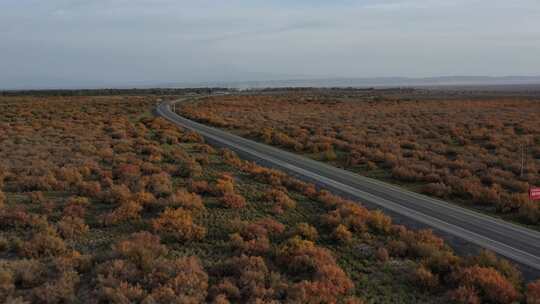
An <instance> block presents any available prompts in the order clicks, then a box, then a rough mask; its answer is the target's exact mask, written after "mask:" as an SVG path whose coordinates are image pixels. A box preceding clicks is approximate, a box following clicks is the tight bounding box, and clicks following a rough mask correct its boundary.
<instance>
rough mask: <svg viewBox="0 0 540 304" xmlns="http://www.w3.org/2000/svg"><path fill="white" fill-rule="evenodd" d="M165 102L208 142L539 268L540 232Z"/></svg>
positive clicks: (174, 118) (164, 112)
mask: <svg viewBox="0 0 540 304" xmlns="http://www.w3.org/2000/svg"><path fill="white" fill-rule="evenodd" d="M181 101H182V100H179V101H174V102H165V103H161V104H159V105H158V106H157V108H156V112H157V113H158V115H161V116H162V117H164V118H166V119H168V120H169V121H171V122H173V123H175V124H176V125H178V126H181V127H183V128H187V129H191V130H193V131H196V132H198V133H200V134H201V135H202V136H203V137H205V138H206V139H208V140H210V141H211V142H214V143H217V144H219V145H221V146H225V147H228V148H230V149H231V150H233V151H236V152H239V153H240V154H242V155H246V156H249V157H250V158H251V159H256V160H260V161H264V162H265V163H267V164H270V165H271V166H272V167H275V168H278V169H282V170H284V171H286V172H289V173H292V174H294V175H297V176H301V177H304V178H307V179H309V180H312V181H316V182H317V183H318V184H319V185H322V186H325V187H328V188H331V189H334V190H337V191H340V192H342V193H345V194H347V195H348V196H350V197H352V198H354V199H356V200H358V201H359V202H363V203H367V204H368V205H371V206H376V207H379V208H381V209H383V210H389V211H390V212H393V213H395V214H398V215H400V216H403V217H405V218H408V219H410V220H413V221H417V222H419V223H422V224H424V225H427V226H429V227H433V228H435V229H436V230H440V231H443V232H444V233H447V234H449V235H451V236H454V237H457V238H459V239H462V240H465V241H467V242H470V243H472V244H475V245H477V246H480V247H483V248H486V249H489V250H492V251H494V252H496V253H498V254H500V255H502V256H505V257H507V258H509V259H511V260H513V261H515V262H518V263H520V264H522V265H523V266H525V267H526V268H529V269H530V270H534V272H535V273H537V274H538V273H540V232H538V231H534V230H531V229H527V228H525V227H522V226H518V225H515V224H512V223H509V222H505V221H503V220H499V219H496V218H493V217H490V216H486V215H483V214H480V213H478V212H475V211H472V210H469V209H465V208H462V207H459V206H456V205H452V204H450V203H447V202H444V201H441V200H438V199H433V198H430V197H427V196H424V195H421V194H418V193H414V192H411V191H407V190H404V189H401V188H399V187H396V186H393V185H390V184H387V183H384V182H380V181H377V180H373V179H371V178H367V177H363V176H360V175H357V174H354V173H352V172H349V171H345V170H342V169H339V168H336V167H333V166H330V165H327V164H324V163H321V162H318V161H314V160H312V159H309V158H306V157H303V156H299V155H296V154H293V153H290V152H287V151H283V150H281V149H277V148H275V147H270V146H268V145H265V144H261V143H257V142H254V141H252V140H248V139H245V138H242V137H239V136H236V135H233V134H230V133H228V132H226V131H223V130H219V129H216V128H212V127H208V126H206V125H203V124H201V123H197V122H195V121H192V120H189V119H186V118H184V117H181V116H179V115H177V114H176V113H174V112H173V111H172V110H171V105H174V103H176V102H181Z"/></svg>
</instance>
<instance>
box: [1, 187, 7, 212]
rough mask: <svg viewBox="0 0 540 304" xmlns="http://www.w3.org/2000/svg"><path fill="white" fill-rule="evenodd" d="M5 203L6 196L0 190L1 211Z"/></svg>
mask: <svg viewBox="0 0 540 304" xmlns="http://www.w3.org/2000/svg"><path fill="white" fill-rule="evenodd" d="M5 202H6V195H5V194H4V192H2V190H1V189H0V210H1V209H2V208H4V206H5Z"/></svg>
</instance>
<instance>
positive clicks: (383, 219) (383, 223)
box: [368, 210, 392, 233]
mask: <svg viewBox="0 0 540 304" xmlns="http://www.w3.org/2000/svg"><path fill="white" fill-rule="evenodd" d="M368 225H369V227H370V228H371V229H373V230H375V231H377V232H381V233H388V232H389V231H390V228H391V227H392V219H391V218H390V217H389V216H387V215H386V214H384V213H383V212H382V211H380V210H375V211H372V212H370V213H369V217H368Z"/></svg>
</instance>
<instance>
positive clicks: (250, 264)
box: [209, 255, 287, 303]
mask: <svg viewBox="0 0 540 304" xmlns="http://www.w3.org/2000/svg"><path fill="white" fill-rule="evenodd" d="M216 271H217V272H218V273H219V274H220V276H221V277H224V279H222V280H221V281H220V282H218V283H217V284H216V285H214V286H212V288H211V289H210V292H209V293H210V298H212V299H213V300H214V301H215V302H217V299H220V301H223V300H232V301H235V302H246V303H260V302H261V301H268V302H270V303H274V302H276V301H278V300H279V299H280V297H282V295H283V294H284V293H285V291H286V290H285V289H286V286H287V285H286V284H285V282H284V281H283V280H282V279H281V277H280V276H279V274H277V273H273V272H271V271H270V270H269V268H268V266H267V265H266V263H265V261H264V259H263V258H262V257H260V256H248V255H241V256H238V257H232V258H230V259H228V260H226V261H225V262H223V263H222V264H220V265H218V267H217V269H216Z"/></svg>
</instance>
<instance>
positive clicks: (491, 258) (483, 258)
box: [466, 250, 522, 287]
mask: <svg viewBox="0 0 540 304" xmlns="http://www.w3.org/2000/svg"><path fill="white" fill-rule="evenodd" d="M466 264H468V265H470V266H482V267H491V268H494V269H495V270H497V271H498V272H500V273H501V274H502V275H503V276H504V277H505V278H507V279H508V280H509V281H510V282H511V283H512V284H513V285H514V286H515V287H518V286H519V285H521V283H522V282H521V281H522V277H521V272H520V271H519V270H518V268H517V267H516V266H515V265H514V264H512V263H510V262H508V261H507V260H505V259H503V258H498V257H497V256H496V255H495V253H493V252H491V251H488V250H481V251H480V253H479V254H478V255H476V256H471V257H469V258H468V259H467V261H466Z"/></svg>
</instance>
